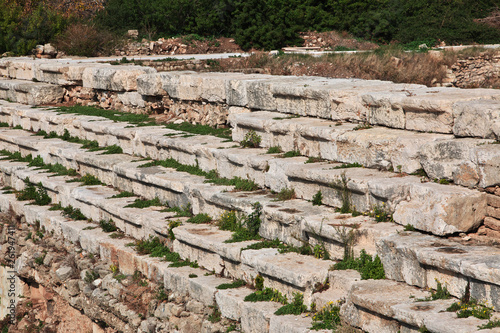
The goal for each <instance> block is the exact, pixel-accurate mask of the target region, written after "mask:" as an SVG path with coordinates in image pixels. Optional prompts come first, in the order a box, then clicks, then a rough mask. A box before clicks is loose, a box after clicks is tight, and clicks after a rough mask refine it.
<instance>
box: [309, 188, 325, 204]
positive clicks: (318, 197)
mask: <svg viewBox="0 0 500 333" xmlns="http://www.w3.org/2000/svg"><path fill="white" fill-rule="evenodd" d="M312 204H313V206H321V205H322V204H323V195H322V194H321V191H318V192H317V193H316V194H315V195H314V196H313V198H312Z"/></svg>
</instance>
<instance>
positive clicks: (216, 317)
mask: <svg viewBox="0 0 500 333" xmlns="http://www.w3.org/2000/svg"><path fill="white" fill-rule="evenodd" d="M221 319H222V317H221V312H220V310H219V307H218V306H217V305H214V306H213V311H212V313H211V314H210V315H209V316H208V321H209V322H211V323H218V322H219V321H221Z"/></svg>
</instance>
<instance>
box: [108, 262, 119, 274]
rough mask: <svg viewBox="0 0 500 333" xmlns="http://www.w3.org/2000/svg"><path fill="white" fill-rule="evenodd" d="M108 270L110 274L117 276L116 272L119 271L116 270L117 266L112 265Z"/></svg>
mask: <svg viewBox="0 0 500 333" xmlns="http://www.w3.org/2000/svg"><path fill="white" fill-rule="evenodd" d="M109 270H110V271H111V273H113V275H115V274H118V272H119V271H120V269H119V268H118V266H117V265H114V264H111V265H110V266H109Z"/></svg>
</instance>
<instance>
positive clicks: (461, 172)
mask: <svg viewBox="0 0 500 333" xmlns="http://www.w3.org/2000/svg"><path fill="white" fill-rule="evenodd" d="M487 142H488V141H486V140H479V139H470V138H465V139H452V140H439V141H434V142H432V141H431V142H429V143H427V144H425V145H423V146H422V148H421V150H420V162H421V164H422V167H423V169H424V170H425V172H426V173H427V175H428V176H429V178H430V179H442V178H446V179H453V181H454V182H455V183H457V184H459V185H465V186H474V185H476V184H477V183H478V182H479V181H480V176H479V174H478V171H479V170H478V168H477V162H476V157H475V151H476V150H477V149H478V148H479V147H480V146H479V145H481V144H485V143H487Z"/></svg>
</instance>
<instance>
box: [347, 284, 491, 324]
mask: <svg viewBox="0 0 500 333" xmlns="http://www.w3.org/2000/svg"><path fill="white" fill-rule="evenodd" d="M429 295H430V293H429V292H426V291H422V290H421V289H418V288H415V287H411V286H408V285H406V284H403V283H398V282H395V281H390V280H375V281H374V280H366V281H360V282H357V283H355V284H354V285H353V287H352V288H351V290H350V292H349V297H348V299H347V303H346V304H344V305H343V306H342V309H341V314H342V317H343V318H344V320H346V322H347V323H348V324H350V325H352V326H355V327H359V328H361V329H362V330H363V331H366V332H370V333H371V332H391V333H397V332H419V331H420V332H421V331H422V330H423V328H424V327H425V328H427V330H428V332H440V333H455V332H464V333H466V332H498V331H499V330H498V329H491V330H480V329H479V328H478V326H480V325H484V324H486V323H487V322H488V320H486V319H483V320H481V319H477V318H474V317H469V318H457V314H456V313H455V312H446V309H447V308H448V307H449V306H450V305H451V304H452V303H454V302H457V301H458V300H457V299H448V300H435V301H419V299H424V298H425V297H429Z"/></svg>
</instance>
